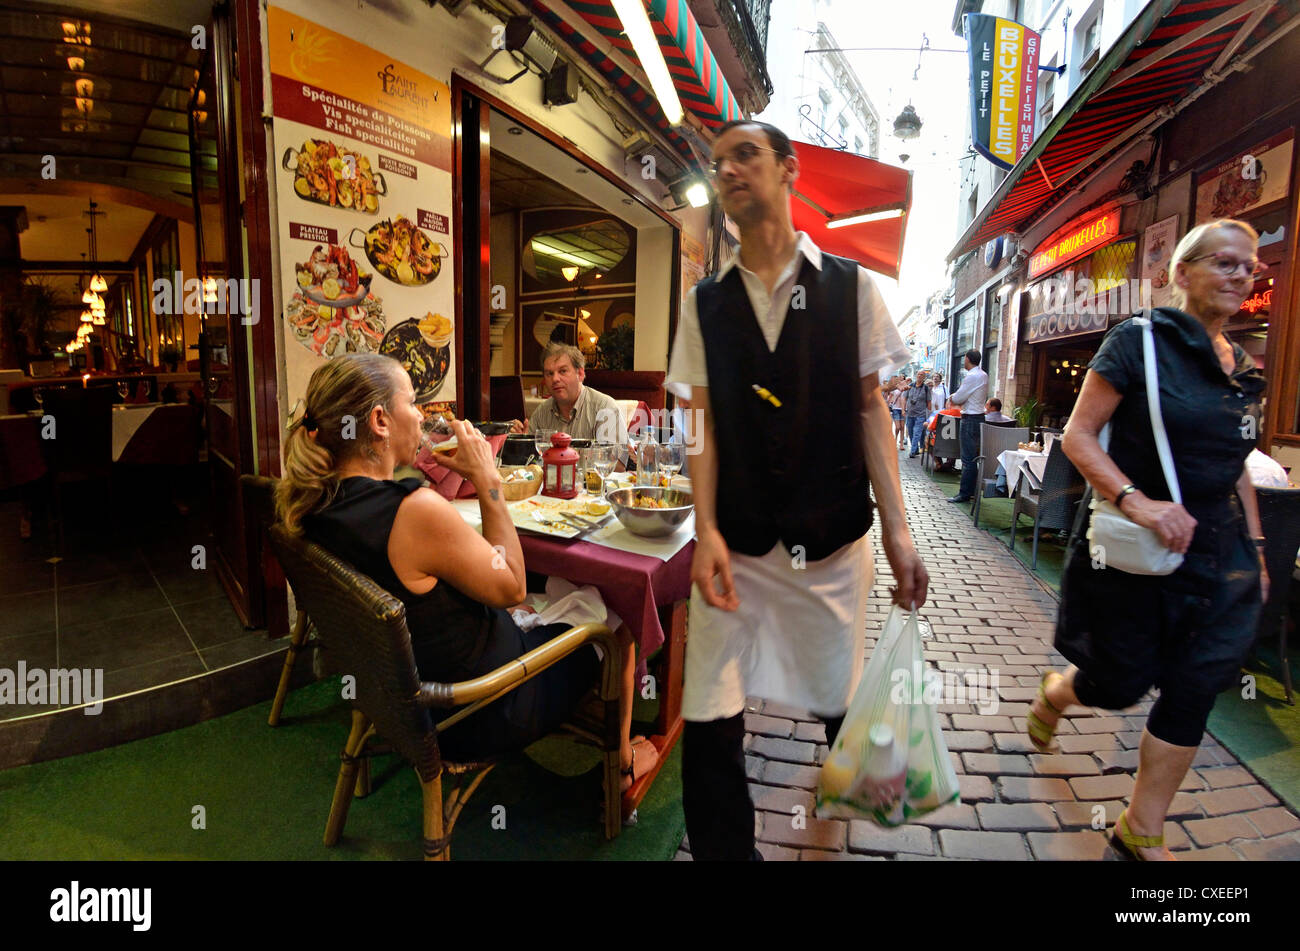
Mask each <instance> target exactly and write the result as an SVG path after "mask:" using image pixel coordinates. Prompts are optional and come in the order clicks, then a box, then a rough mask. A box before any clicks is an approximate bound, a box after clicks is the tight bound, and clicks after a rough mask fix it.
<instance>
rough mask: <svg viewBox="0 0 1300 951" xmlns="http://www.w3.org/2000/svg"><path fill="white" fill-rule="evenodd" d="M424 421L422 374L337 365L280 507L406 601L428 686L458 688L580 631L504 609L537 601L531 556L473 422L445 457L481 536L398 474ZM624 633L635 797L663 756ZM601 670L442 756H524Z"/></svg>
mask: <svg viewBox="0 0 1300 951" xmlns="http://www.w3.org/2000/svg"><path fill="white" fill-rule="evenodd" d="M422 421H423V414H422V413H421V412H420V409H419V407H418V406H417V405H416V401H415V390H414V389H413V387H412V386H411V379H410V377H409V376H408V375H407V373H406V371H405V370H404V369H403V368H402V366H401V364H399V363H398V362H397V361H396V360H393V359H391V358H390V357H386V356H380V355H378V354H347V355H344V356H339V357H335V358H334V359H332V360H330V361H329V362H327V363H325V364H324V365H322V366H321V367H319V368H318V369H317V370H316V372H315V373H313V374H312V376H311V382H310V383H308V385H307V395H306V411H305V413H304V414H303V418H302V420H301V421H300V422H298V423H295V424H294V426H293V427H292V429H291V430H290V433H289V438H288V442H287V444H286V447H285V466H284V478H283V479H282V480H281V482H280V488H279V493H278V495H277V498H276V507H277V513H278V515H279V518H280V520H281V521H282V522H283V523H284V525H285V527H286V528H287V529H288V530H289V531H292V532H303V533H305V534H306V536H307V537H308V538H310V539H311V540H312V541H314V542H316V543H317V544H319V545H321V546H322V547H324V548H326V549H328V550H329V551H331V552H333V553H334V554H336V555H338V556H339V557H341V558H343V559H345V560H346V561H348V562H349V563H351V564H352V565H354V566H355V567H356V568H357V569H358V570H359V571H361V572H362V573H364V574H366V575H367V576H369V577H370V578H372V579H373V580H374V581H375V582H376V583H377V584H379V585H380V586H381V587H383V588H385V589H386V590H388V591H389V592H391V593H392V594H393V595H394V596H395V597H397V598H399V599H400V600H401V601H402V603H403V604H405V605H406V621H407V626H408V627H409V628H410V631H411V647H412V650H413V653H414V655H415V663H416V667H417V669H418V671H419V675H420V677H421V678H422V679H424V680H434V681H441V682H445V683H450V682H455V681H461V680H469V679H471V678H474V677H479V676H482V675H484V674H487V673H489V672H491V671H493V670H495V669H496V668H498V667H500V666H502V665H503V664H506V663H508V662H509V661H511V660H513V659H515V658H517V657H519V656H520V655H522V654H524V653H527V652H528V651H530V650H532V649H533V648H536V647H538V646H540V645H541V644H543V643H545V642H546V641H548V640H550V639H552V638H554V637H556V636H557V635H559V634H561V633H563V632H564V631H565V630H567V629H568V628H569V626H570V625H568V624H564V623H559V624H551V625H542V626H538V627H534V628H533V629H532V630H530V631H522V630H520V628H519V626H518V625H517V624H515V622H514V621H513V620H512V619H511V616H510V614H509V613H508V611H507V610H506V609H507V608H510V607H512V606H517V605H518V604H519V602H521V601H522V600H523V599H524V598H525V596H526V594H527V589H526V586H525V580H524V557H523V553H522V551H521V550H520V547H519V537H518V535H516V534H515V528H514V525H513V524H511V521H510V515H509V513H508V512H507V511H506V503H505V500H504V499H503V497H502V492H501V478H500V476H499V475H498V473H497V469H496V464H495V460H494V458H493V453H492V450H491V449H490V447H489V446H488V443H487V441H486V440H485V439H484V438H483V437H482V435H480V434H479V432H478V431H477V430H476V429H474V427H473V426H471V425H469V424H468V423H466V422H464V421H461V420H455V421H453V422H452V424H451V425H452V428H453V429H454V430H455V433H456V436H457V437H458V438H459V447H460V448H459V449H457V450H456V451H455V452H454V454H452V455H443V454H440V457H441V459H442V461H443V462H444V464H445V465H446V466H447V467H448V468H449V469H451V470H452V471H454V472H456V473H458V474H460V475H462V476H464V477H465V478H466V479H468V480H469V481H470V482H472V483H473V485H474V487H475V489H476V490H477V492H478V499H479V509H480V512H481V513H482V517H483V534H482V535H480V534H479V533H478V532H477V531H475V530H474V529H473V528H471V527H470V526H469V525H467V524H466V523H465V521H464V519H462V518H461V516H460V515H459V513H457V511H456V510H455V509H454V508H453V507H452V506H451V504H450V503H448V502H447V500H446V499H444V498H443V497H442V496H440V495H438V493H436V492H434V491H433V490H432V489H428V488H424V487H422V485H421V483H422V481H423V480H421V479H417V478H410V479H402V480H400V481H394V480H393V471H394V469H395V468H396V467H397V466H398V465H410V464H411V462H412V461H413V460H414V459H415V456H416V453H417V452H418V451H419V448H420V437H421V433H420V424H421V422H422ZM617 633H618V638H619V646H620V655H621V656H620V657H619V658H617V659H616V660H617V662H618V663H619V664H620V665H621V670H622V677H623V691H622V699H621V700H620V703H619V714H620V717H621V722H622V729H623V733H622V744H621V749H620V760H621V763H622V768H623V784H622V785H623V789H624V790H626V789H627V788H628V787H630V786H631V785H632V783H633V781H634V780H635V779H636V778H639V777H640V776H642V775H644V773H645V772H646V771H648V770H649V769H650V768H651V767H652V766H653V765H654V762H655V760H656V759H657V757H658V754H657V751H656V749H655V747H654V746H653V745H652V744H650V743H649V742H648V741H646V740H644V739H642V738H639V737H638V738H637V741H636V742H635V743H634V742H633V741H632V740H630V739H629V731H630V728H631V724H632V698H633V684H632V681H633V671H634V668H635V649H634V647H633V645H632V639H631V636H630V634H629V633H628V631H627V628H626V627H620V628H619V630H618V632H617ZM599 671H600V660H599V656H598V652H597V651H596V650H595V649H594V648H593V649H592V650H588V649H586V648H582V649H580V650H578V651H575V652H574V653H572V654H570V655H568V656H567V657H565V658H564V659H563V660H561V661H560V662H558V663H556V664H554V665H553V666H551V667H549V668H548V669H547V670H545V671H543V672H542V673H541V674H539V675H538V676H536V677H534V678H533V679H531V680H529V681H526V682H525V683H523V684H521V685H520V686H519V687H517V688H515V689H514V690H513V691H511V692H510V693H509V694H507V695H506V696H504V697H502V698H501V699H500V700H497V701H496V702H495V703H492V704H489V705H488V706H486V707H484V708H483V709H482V710H480V711H478V712H477V713H475V714H473V715H472V716H470V717H467V718H466V719H464V720H462V721H461V722H460V723H458V724H456V725H455V726H453V727H450V728H449V729H448V730H447V731H446V732H445V733H443V734H441V735H440V736H439V745H440V747H441V749H442V751H443V753H444V755H446V756H447V757H448V758H449V759H453V760H458V759H459V760H472V759H480V758H483V757H488V756H493V755H496V754H499V753H504V752H507V751H511V750H518V749H522V748H523V747H525V746H527V745H528V744H529V743H532V742H533V741H534V740H536V739H538V738H540V737H542V736H544V735H546V734H547V733H549V732H551V731H553V730H554V729H555V728H556V727H558V726H559V725H560V724H561V723H563V722H564V721H565V720H566V719H568V717H569V716H570V714H571V713H572V712H573V711H574V709H575V707H576V706H577V705H578V703H579V701H580V700H581V699H582V697H583V696H584V695H585V694H586V693H587V691H588V690H589V689H590V688H592V687H594V686H595V685H596V684H597V682H598V677H599Z"/></svg>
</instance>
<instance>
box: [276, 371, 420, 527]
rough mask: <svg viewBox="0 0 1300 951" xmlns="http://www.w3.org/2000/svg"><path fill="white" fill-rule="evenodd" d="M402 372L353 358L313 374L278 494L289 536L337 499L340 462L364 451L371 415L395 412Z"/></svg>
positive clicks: (278, 507)
mask: <svg viewBox="0 0 1300 951" xmlns="http://www.w3.org/2000/svg"><path fill="white" fill-rule="evenodd" d="M400 372H404V371H403V370H402V365H401V364H400V363H398V362H397V361H396V360H394V359H393V358H391V357H387V356H381V355H380V354H377V353H349V354H345V355H343V356H339V357H335V358H334V359H332V360H330V361H328V362H327V363H324V364H322V365H321V366H319V367H317V368H316V371H315V372H314V373H313V374H312V375H311V381H310V382H309V383H308V384H307V395H306V397H305V402H306V410H305V411H304V413H303V415H302V417H301V418H299V419H298V420H296V421H295V422H294V423H293V424H292V425H291V426H290V427H289V437H288V439H287V441H286V442H285V447H284V475H283V477H282V478H281V479H280V485H279V488H278V489H277V490H276V495H275V509H276V515H277V517H278V518H279V520H280V521H281V522H283V523H284V526H285V528H287V529H288V530H289V531H290V532H292V533H293V534H295V535H297V534H300V533H301V532H302V520H303V518H304V517H305V516H307V515H309V514H311V513H312V512H315V511H318V510H320V509H322V508H324V507H325V506H327V505H329V503H330V501H331V500H332V499H333V498H334V493H335V492H337V491H338V487H339V476H338V469H339V465H340V463H342V462H343V461H344V460H345V459H346V458H347V457H348V456H349V455H351V454H354V453H356V452H358V451H361V450H362V449H363V444H364V443H365V442H366V440H365V438H364V436H365V434H368V433H369V428H368V426H367V424H366V419H367V418H368V417H369V415H370V410H371V409H372V408H373V407H374V406H376V405H381V406H384V407H385V408H390V409H391V406H392V400H393V398H394V396H395V395H396V393H397V380H398V376H397V374H398V373H400ZM359 429H364V433H363V432H358V430H359Z"/></svg>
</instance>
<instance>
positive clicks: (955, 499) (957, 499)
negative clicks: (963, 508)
mask: <svg viewBox="0 0 1300 951" xmlns="http://www.w3.org/2000/svg"><path fill="white" fill-rule="evenodd" d="M948 501H949V502H969V501H970V496H969V495H953V496H950V497H949V498H948Z"/></svg>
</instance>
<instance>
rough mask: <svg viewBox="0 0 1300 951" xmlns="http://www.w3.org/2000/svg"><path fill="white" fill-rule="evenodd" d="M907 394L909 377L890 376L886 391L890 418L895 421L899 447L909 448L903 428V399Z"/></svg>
mask: <svg viewBox="0 0 1300 951" xmlns="http://www.w3.org/2000/svg"><path fill="white" fill-rule="evenodd" d="M906 395H907V377H905V376H902V375H899V376H896V377H890V380H889V386H888V387H887V389H886V391H885V403H886V405H887V406H888V407H889V418H890V419H891V420H892V421H893V423H894V439H895V440H896V441H897V442H898V448H899V449H906V448H907V432H906V431H905V430H904V429H903V400H904V399H905V397H906Z"/></svg>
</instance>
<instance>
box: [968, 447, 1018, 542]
mask: <svg viewBox="0 0 1300 951" xmlns="http://www.w3.org/2000/svg"><path fill="white" fill-rule="evenodd" d="M1028 439H1029V427H1027V426H1005V425H998V424H996V423H983V424H981V425H980V454H979V455H978V456H976V457H975V472H976V478H975V501H974V502H973V503H972V504H971V516H972V517H973V518H974V519H975V527H976V528H979V527H980V502H981V501H983V499H984V480H985V475H984V473H985V472H986V471H992V470H993V469H995V468H996V467H997V463H998V456H999V455H1001V454H1002V453H1004V452H1006V451H1007V450H1008V449H1015V448H1016V446H1017V445H1019V444H1020V443H1022V442H1025V441H1026V440H1028Z"/></svg>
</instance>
